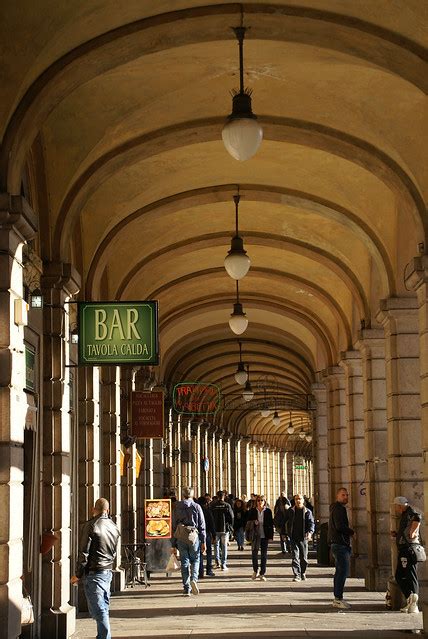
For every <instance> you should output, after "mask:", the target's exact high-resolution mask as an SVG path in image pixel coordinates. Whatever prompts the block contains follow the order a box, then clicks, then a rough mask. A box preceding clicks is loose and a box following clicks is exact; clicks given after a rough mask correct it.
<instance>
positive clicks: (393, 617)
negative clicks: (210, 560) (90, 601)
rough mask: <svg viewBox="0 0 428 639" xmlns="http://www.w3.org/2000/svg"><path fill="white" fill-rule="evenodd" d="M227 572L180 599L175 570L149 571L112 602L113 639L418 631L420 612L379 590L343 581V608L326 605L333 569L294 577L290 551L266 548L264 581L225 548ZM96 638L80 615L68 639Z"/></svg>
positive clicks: (326, 637) (245, 558) (323, 638)
mask: <svg viewBox="0 0 428 639" xmlns="http://www.w3.org/2000/svg"><path fill="white" fill-rule="evenodd" d="M229 566H230V570H229V571H228V572H222V571H219V570H218V571H217V572H216V576H215V577H212V578H205V579H203V580H201V581H200V590H201V592H200V594H199V595H198V596H192V597H189V598H184V597H183V596H182V591H181V579H180V577H179V575H178V574H177V575H174V576H166V575H165V574H153V575H152V577H151V586H150V587H149V588H147V589H144V587H140V586H138V587H135V588H133V589H131V588H128V589H126V590H125V591H123V592H121V593H118V594H117V595H114V596H113V597H112V599H111V609H110V619H111V629H112V636H113V638H114V639H125V637H134V639H137V638H141V639H143V638H144V639H155V638H157V639H158V638H159V637H162V638H163V639H173V638H176V637H180V638H181V639H185V638H191V639H223V638H224V639H226V638H227V639H244V638H245V639H247V638H252V637H257V638H258V639H264V638H267V637H269V638H276V637H289V638H291V637H295V638H296V639H298V638H300V637H306V638H307V639H308V638H309V639H335V638H339V637H340V638H341V639H347V638H348V637H349V639H394V638H399V637H401V638H402V639H403V638H404V637H405V636H406V634H408V635H412V634H413V633H412V631H415V630H419V629H420V628H422V615H421V614H417V615H406V614H403V613H400V612H392V611H388V610H386V608H385V598H384V593H379V592H368V591H367V590H365V588H364V582H363V580H361V579H348V580H347V583H346V590H345V597H346V599H347V600H348V601H349V602H350V603H351V604H352V609H351V610H349V611H345V612H342V611H338V610H336V609H334V608H332V606H331V602H332V599H333V596H332V584H333V579H332V575H333V571H334V569H333V568H330V567H325V566H318V565H317V563H316V561H315V559H314V558H311V560H310V564H309V568H308V571H307V575H308V580H307V581H305V582H297V583H294V582H293V581H292V573H291V562H290V558H289V556H288V555H282V554H281V553H279V552H278V551H277V546H276V544H274V545H273V546H272V551H271V552H270V554H269V559H268V570H267V577H268V580H267V581H266V582H260V581H253V580H252V579H251V575H252V568H251V554H250V549H249V548H248V547H246V549H245V551H244V552H237V551H235V550H234V549H233V545H232V546H231V550H230V559H229ZM95 635H96V629H95V622H94V621H93V620H92V619H90V618H88V617H87V616H86V617H82V618H79V619H78V620H77V624H76V633H75V634H74V635H73V639H89V638H93V637H95Z"/></svg>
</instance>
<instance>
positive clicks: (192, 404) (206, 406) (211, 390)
mask: <svg viewBox="0 0 428 639" xmlns="http://www.w3.org/2000/svg"><path fill="white" fill-rule="evenodd" d="M173 406H174V410H175V411H176V412H177V413H182V414H191V413H193V414H195V415H211V414H213V413H216V412H217V411H218V409H219V408H220V389H219V387H218V386H217V385H216V384H209V383H206V384H204V383H202V382H180V383H179V384H176V385H175V386H174V392H173Z"/></svg>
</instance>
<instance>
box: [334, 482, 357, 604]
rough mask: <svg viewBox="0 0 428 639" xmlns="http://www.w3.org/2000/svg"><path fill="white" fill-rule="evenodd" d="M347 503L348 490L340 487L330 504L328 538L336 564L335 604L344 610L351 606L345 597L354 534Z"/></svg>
mask: <svg viewBox="0 0 428 639" xmlns="http://www.w3.org/2000/svg"><path fill="white" fill-rule="evenodd" d="M347 503H348V491H347V490H346V488H339V490H338V491H337V494H336V501H335V503H334V504H332V505H331V506H330V518H329V521H328V540H329V544H330V545H331V552H332V555H333V557H334V562H335V564H336V571H335V573H334V600H333V606H334V607H335V608H340V609H342V610H347V609H349V608H350V607H351V605H350V604H349V603H348V602H347V601H345V600H344V599H343V589H344V587H345V581H346V578H347V577H348V576H349V566H350V560H351V537H352V535H353V534H354V531H353V530H352V528H350V527H349V522H348V514H347V512H346V508H345V505H346V504H347Z"/></svg>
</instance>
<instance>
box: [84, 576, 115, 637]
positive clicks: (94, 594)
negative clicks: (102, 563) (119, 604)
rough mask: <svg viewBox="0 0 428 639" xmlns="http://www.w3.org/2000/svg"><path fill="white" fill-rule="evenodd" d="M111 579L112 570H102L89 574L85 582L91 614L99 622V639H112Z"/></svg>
mask: <svg viewBox="0 0 428 639" xmlns="http://www.w3.org/2000/svg"><path fill="white" fill-rule="evenodd" d="M111 578H112V572H111V570H100V571H98V572H90V573H88V574H87V575H85V578H84V580H83V586H84V589H85V595H86V600H87V602H88V609H89V614H90V615H91V617H92V619H95V621H96V622H97V639H111V634H110V621H109V618H108V609H109V603H110V584H111Z"/></svg>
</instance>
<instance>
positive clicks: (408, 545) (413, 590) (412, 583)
mask: <svg viewBox="0 0 428 639" xmlns="http://www.w3.org/2000/svg"><path fill="white" fill-rule="evenodd" d="M394 506H395V512H396V514H397V515H400V523H399V525H398V531H397V532H395V531H392V532H391V535H392V537H394V538H395V541H396V543H397V548H398V557H397V569H396V571H395V581H396V582H397V584H398V586H399V588H400V590H401V592H402V593H403V595H404V596H405V598H406V605H405V606H404V608H401V612H408V613H415V612H419V608H418V599H419V583H418V572H417V568H418V562H417V558H416V557H415V553H414V551H413V550H412V546H415V545H419V544H420V543H421V539H420V536H419V529H420V525H421V521H422V517H421V515H420V514H419V513H418V512H416V510H414V509H413V508H412V507H411V505H410V504H409V501H408V499H407V497H401V496H400V497H395V499H394Z"/></svg>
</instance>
